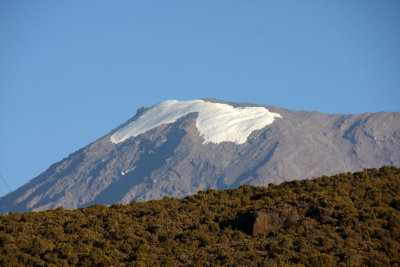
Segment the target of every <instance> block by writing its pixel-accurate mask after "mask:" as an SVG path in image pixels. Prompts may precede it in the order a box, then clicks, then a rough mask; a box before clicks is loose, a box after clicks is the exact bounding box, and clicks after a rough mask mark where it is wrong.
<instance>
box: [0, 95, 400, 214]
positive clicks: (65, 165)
mask: <svg viewBox="0 0 400 267" xmlns="http://www.w3.org/2000/svg"><path fill="white" fill-rule="evenodd" d="M207 101H210V103H214V102H218V100H216V99H210V100H207ZM218 103H222V104H228V105H231V106H232V107H234V108H244V107H247V106H249V107H250V106H251V107H265V108H266V109H268V110H269V111H271V112H274V113H277V114H280V115H281V116H282V118H279V119H277V120H275V121H274V122H273V123H272V124H270V125H267V126H266V127H264V128H262V129H259V130H255V131H252V132H251V134H250V135H249V136H248V138H247V140H246V142H245V143H243V144H235V143H234V142H221V143H218V144H214V143H206V144H205V143H204V138H203V137H202V136H201V134H200V131H199V129H198V128H197V125H196V123H197V119H198V116H199V115H198V113H195V112H194V113H189V114H186V115H185V116H183V117H181V118H179V119H177V120H176V121H174V122H172V123H169V124H162V125H159V126H158V127H155V128H152V129H150V130H148V131H146V132H144V133H142V134H140V135H138V136H136V137H131V138H128V139H126V140H125V141H123V142H121V143H117V144H113V143H112V142H110V137H111V135H112V134H114V133H115V132H117V131H118V130H120V129H122V128H123V127H126V126H127V125H129V124H130V123H134V122H135V121H136V120H138V119H139V118H140V117H141V116H142V115H143V114H144V113H146V112H147V111H148V110H149V109H151V107H150V108H141V109H139V110H138V111H137V113H136V115H135V116H133V117H132V118H131V119H129V120H128V121H127V122H125V123H123V124H122V125H121V126H119V127H117V128H116V129H114V130H112V131H110V132H109V133H108V134H107V135H105V136H103V137H102V138H99V139H98V140H96V141H94V142H92V143H90V144H89V145H87V146H85V147H83V148H82V149H80V150H78V151H76V152H74V153H72V154H71V155H69V156H68V157H67V158H65V159H63V160H61V161H59V162H58V163H55V164H53V165H51V166H50V167H49V168H48V169H47V170H46V171H45V172H43V173H42V174H41V175H39V176H37V177H36V178H34V179H32V180H31V181H30V182H28V183H27V184H25V185H24V186H22V187H20V188H19V189H17V190H15V191H13V192H12V193H10V194H8V195H6V196H4V197H2V198H0V212H1V213H4V212H8V211H29V210H43V209H49V208H56V207H59V206H62V207H64V208H77V207H84V206H87V205H91V204H95V203H98V204H107V205H111V204H112V203H114V202H118V203H129V202H130V201H132V200H138V201H143V200H149V199H160V198H162V197H164V196H166V195H168V196H174V197H184V196H186V195H189V194H195V193H196V192H197V191H199V190H205V189H208V188H216V189H225V188H231V187H238V186H240V185H242V184H251V185H268V184H269V183H280V182H282V181H285V180H293V179H301V178H305V177H313V176H314V177H315V176H319V175H323V174H327V175H330V174H334V173H339V172H343V171H357V170H361V169H363V168H373V167H379V166H382V165H397V166H399V165H400V152H399V151H400V113H399V112H395V113H393V112H379V113H363V114H324V113H320V112H315V111H311V112H307V111H291V110H288V109H284V108H279V107H274V106H270V105H265V106H263V105H257V104H246V103H231V102H226V101H219V102H218Z"/></svg>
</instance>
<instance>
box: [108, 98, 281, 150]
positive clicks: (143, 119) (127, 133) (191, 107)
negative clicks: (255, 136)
mask: <svg viewBox="0 0 400 267" xmlns="http://www.w3.org/2000/svg"><path fill="white" fill-rule="evenodd" d="M192 112H198V113H199V115H198V117H197V121H196V126H197V129H198V130H199V132H200V134H201V136H202V137H203V138H204V142H203V143H216V144H218V143H221V142H235V143H237V144H243V143H245V142H246V140H247V138H248V137H249V135H250V134H251V133H252V132H253V131H255V130H260V129H262V128H264V127H265V126H267V125H269V124H271V123H273V122H274V120H275V118H281V117H282V116H281V115H279V114H278V113H273V112H269V111H268V109H266V108H264V107H244V108H234V107H232V106H230V105H227V104H221V103H210V102H206V101H203V100H193V101H177V100H167V101H164V102H161V103H159V104H157V105H155V106H153V107H151V108H150V109H148V110H147V111H146V113H144V114H143V115H141V116H140V117H139V118H138V119H137V120H136V121H133V122H131V123H130V124H128V125H127V126H125V127H123V128H121V129H120V130H118V131H117V132H115V133H114V134H113V135H112V136H111V142H113V143H114V144H117V143H120V142H123V141H125V140H126V139H128V138H130V137H134V136H137V135H139V134H142V133H145V132H147V131H148V130H151V129H153V128H155V127H157V126H160V125H162V124H164V123H172V122H175V121H176V120H177V119H179V118H181V117H183V116H185V115H187V114H189V113H192Z"/></svg>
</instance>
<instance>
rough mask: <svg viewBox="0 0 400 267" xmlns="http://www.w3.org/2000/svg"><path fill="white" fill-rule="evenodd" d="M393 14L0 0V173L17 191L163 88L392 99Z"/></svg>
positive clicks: (304, 7)
mask: <svg viewBox="0 0 400 267" xmlns="http://www.w3.org/2000/svg"><path fill="white" fill-rule="evenodd" d="M399 14H400V1H398V0H382V1H377V0H374V1H368V0H358V1H356V0H352V1H344V0H338V1H325V0H323V1H317V0H315V1H298V0H288V1H278V0H277V1H264V0H263V1H244V0H242V1H236V0H229V1H223V0H221V1H220V0H217V1H215V0H212V1H205V0H202V1H189V0H180V1H175V0H169V1H123V0H119V1H101V0H92V1H90V0H85V1H45V0H43V1H31V0H26V1H21V0H2V1H1V2H0V173H1V174H2V175H3V177H5V179H6V180H7V182H8V184H9V185H10V187H11V188H12V189H17V188H18V187H19V186H21V185H23V184H24V183H26V182H27V181H29V180H30V179H32V178H34V177H35V176H37V175H38V174H40V173H42V172H43V171H45V170H46V169H47V168H48V167H49V166H50V165H51V164H52V163H55V162H57V161H59V160H61V159H63V158H64V157H66V156H68V155H69V154H70V153H72V152H74V151H76V150H77V149H79V148H81V147H83V146H85V145H87V144H89V143H90V142H92V141H94V140H96V139H97V138H100V137H101V136H103V135H105V134H107V133H108V132H109V131H110V130H112V129H114V128H115V127H116V126H118V125H119V124H121V123H123V122H125V121H126V120H128V119H129V118H130V117H131V116H133V115H134V114H135V112H136V110H137V109H138V108H140V107H142V106H151V105H154V104H156V103H158V102H161V101H163V100H167V99H177V100H190V99H197V98H203V97H215V98H219V99H223V100H229V101H235V102H252V103H258V104H271V105H275V106H280V107H285V108H289V109H293V110H319V111H321V112H325V113H362V112H379V111H382V110H384V111H400V104H399V102H400V15H399ZM6 193H8V189H7V187H6V186H5V184H4V183H3V182H2V181H0V196H2V195H4V194H6Z"/></svg>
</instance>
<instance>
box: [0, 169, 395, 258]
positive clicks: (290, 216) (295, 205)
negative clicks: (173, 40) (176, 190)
mask: <svg viewBox="0 0 400 267" xmlns="http://www.w3.org/2000/svg"><path fill="white" fill-rule="evenodd" d="M399 191H400V169H398V168H395V167H387V166H384V167H382V168H380V169H366V170H363V171H361V172H356V173H349V172H348V173H342V174H338V175H335V176H332V177H327V176H324V177H320V178H317V179H312V180H302V181H292V182H284V183H282V184H280V185H278V186H275V185H274V186H270V187H268V188H265V187H254V186H248V185H244V186H241V187H239V188H238V189H228V190H223V191H216V190H214V189H209V190H207V191H200V192H199V193H198V194H196V195H193V196H187V197H185V198H182V199H176V198H169V197H165V198H163V199H162V200H154V201H146V202H132V203H130V204H127V205H119V204H114V205H112V206H110V207H106V206H103V205H93V206H90V207H86V208H81V209H75V210H64V209H62V208H58V209H55V210H47V211H42V212H27V213H23V214H20V213H12V214H9V215H1V216H0V244H1V246H0V266H293V265H295V266H399V264H400V242H399V239H400V196H399Z"/></svg>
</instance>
